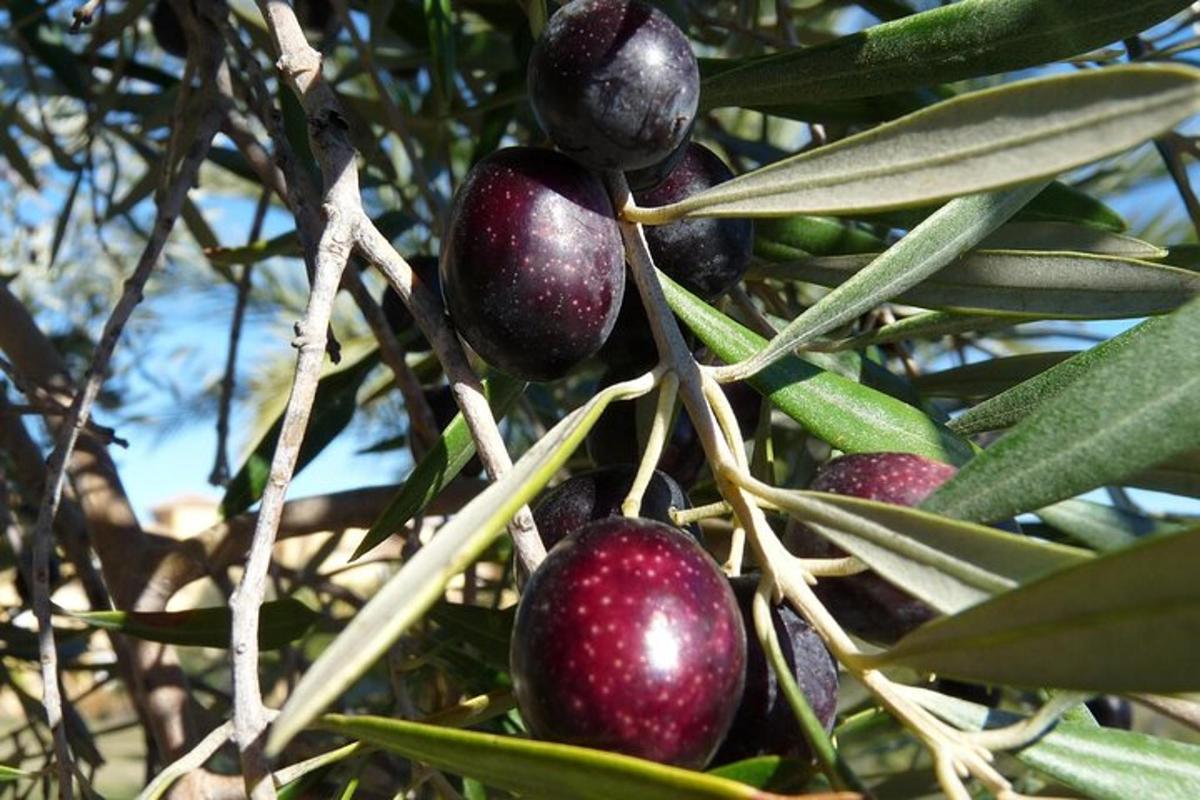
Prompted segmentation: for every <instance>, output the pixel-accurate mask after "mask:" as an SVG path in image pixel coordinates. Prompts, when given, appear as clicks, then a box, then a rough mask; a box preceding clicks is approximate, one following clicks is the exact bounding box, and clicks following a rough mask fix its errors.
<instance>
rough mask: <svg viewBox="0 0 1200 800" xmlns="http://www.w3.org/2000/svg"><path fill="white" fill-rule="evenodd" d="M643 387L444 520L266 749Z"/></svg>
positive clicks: (590, 411) (555, 433)
mask: <svg viewBox="0 0 1200 800" xmlns="http://www.w3.org/2000/svg"><path fill="white" fill-rule="evenodd" d="M644 389H649V381H646V382H645V386H642V384H640V383H639V384H637V385H636V386H635V387H634V388H633V389H632V390H631V388H630V384H628V383H626V384H615V385H613V386H610V387H609V388H608V389H606V390H604V391H602V392H600V393H599V394H597V395H595V396H593V397H592V398H591V400H589V401H588V402H587V403H586V404H585V405H583V406H581V407H580V408H578V409H576V410H575V411H573V412H571V414H570V415H568V416H567V417H566V418H565V419H563V420H562V421H561V422H559V423H558V424H557V425H556V426H554V428H553V429H551V431H550V432H549V433H547V434H546V435H545V436H543V437H542V438H541V439H540V440H539V441H538V443H537V444H535V445H534V446H533V447H531V448H530V449H529V450H528V451H526V453H525V454H524V455H523V456H522V457H521V459H520V460H519V461H518V462H517V463H516V464H515V465H513V468H512V469H511V470H510V471H509V472H507V473H506V474H505V475H504V476H503V477H501V478H500V479H499V480H497V481H496V482H495V483H493V484H491V485H490V486H489V487H488V488H487V489H485V490H484V491H483V492H481V493H480V494H479V495H478V496H477V497H476V498H475V499H474V500H472V501H471V502H470V503H468V504H467V505H466V506H464V507H463V508H462V510H461V511H459V512H458V513H457V514H456V515H455V516H454V517H453V519H451V520H450V521H449V522H447V523H446V524H445V525H443V526H442V527H441V528H440V529H439V530H438V532H437V535H435V536H434V537H433V540H432V541H430V542H429V543H428V544H426V545H425V546H424V547H422V548H421V549H420V550H419V551H417V554H416V555H414V556H413V557H412V558H411V559H409V560H408V561H407V562H406V563H405V564H404V566H403V567H402V568H401V569H400V571H399V572H397V573H396V574H395V575H393V576H392V577H391V578H390V579H389V580H388V582H387V583H385V584H384V585H383V587H382V588H381V589H379V591H378V592H376V593H375V596H374V597H372V598H371V600H370V601H369V602H368V603H367V604H366V605H365V606H363V607H362V609H360V610H359V612H358V613H357V614H356V615H355V616H354V619H353V620H351V622H350V624H349V625H348V626H347V627H346V629H345V630H344V631H342V633H341V634H340V635H339V636H338V637H337V638H336V639H334V641H333V643H332V644H331V645H330V646H329V647H328V648H327V649H326V650H325V652H323V653H322V654H321V656H320V658H318V659H317V661H316V663H314V664H313V665H312V667H310V668H309V670H308V671H307V672H306V673H305V674H304V677H303V678H301V680H300V683H299V684H298V685H297V686H296V689H295V691H293V692H292V695H291V697H289V698H288V701H287V703H286V704H285V705H284V707H283V710H282V712H281V713H280V715H279V717H278V718H277V719H276V720H275V723H274V725H273V726H272V729H271V734H270V738H269V740H268V749H269V750H271V751H272V752H273V753H278V752H279V750H280V749H282V748H283V746H284V745H286V744H287V743H288V742H289V741H290V740H291V739H292V737H293V736H295V735H296V734H297V733H299V732H300V731H301V730H303V729H304V728H305V727H306V726H307V725H308V724H309V723H310V722H312V721H313V720H314V719H315V718H316V717H317V715H318V714H320V713H321V711H323V710H324V709H325V707H326V706H327V705H329V704H330V703H331V702H333V700H334V699H335V698H337V697H338V695H340V694H341V693H342V692H343V691H344V690H345V689H346V688H347V687H348V686H350V684H352V683H353V682H354V681H356V680H357V679H358V678H359V677H360V676H361V675H362V674H363V673H364V672H366V671H367V670H368V669H369V668H370V666H371V665H372V664H373V663H374V662H375V661H376V660H377V659H378V658H379V657H380V656H381V655H382V654H383V653H384V652H386V651H387V649H388V648H389V647H391V646H392V643H394V642H395V641H396V639H397V638H399V636H400V635H401V634H402V633H404V631H405V630H407V629H408V627H409V626H410V625H412V624H413V623H414V622H416V621H417V620H418V619H420V618H421V617H422V615H424V614H425V612H426V611H427V610H428V609H429V608H430V606H432V605H433V604H434V603H435V602H437V600H438V599H439V598H440V597H441V596H442V594H443V592H444V591H445V587H446V584H447V583H448V582H449V581H450V579H451V578H453V577H454V576H455V575H457V574H458V573H460V572H462V571H463V570H464V569H466V568H467V566H468V565H470V564H471V563H472V562H473V561H475V560H476V559H477V558H478V557H479V555H480V554H481V553H482V552H483V551H484V550H485V549H486V548H487V547H488V546H489V545H490V544H491V543H492V542H493V541H495V539H496V537H497V536H499V535H500V533H501V531H502V529H503V527H504V525H505V524H507V523H508V521H509V520H510V519H511V518H512V515H513V514H515V513H516V512H517V511H518V510H519V509H520V508H521V506H523V505H524V504H525V503H526V502H528V501H529V500H530V499H531V498H533V497H534V496H535V495H536V494H537V493H538V492H539V491H541V489H542V487H543V486H545V485H546V483H547V482H548V481H549V480H550V478H551V476H552V475H553V474H554V473H555V471H557V470H558V468H559V467H561V466H562V464H564V463H565V462H566V460H567V459H568V458H569V457H570V455H571V453H572V452H573V451H574V450H575V448H576V447H578V446H579V443H580V442H582V441H583V438H584V437H585V436H586V435H587V432H588V431H589V430H590V429H591V427H592V425H594V424H595V422H596V420H597V419H598V418H599V416H600V414H601V413H602V412H603V411H604V409H605V408H606V407H607V406H608V404H609V403H610V402H611V401H612V400H614V399H623V398H625V397H628V396H630V395H631V394H638V393H640V391H639V390H644Z"/></svg>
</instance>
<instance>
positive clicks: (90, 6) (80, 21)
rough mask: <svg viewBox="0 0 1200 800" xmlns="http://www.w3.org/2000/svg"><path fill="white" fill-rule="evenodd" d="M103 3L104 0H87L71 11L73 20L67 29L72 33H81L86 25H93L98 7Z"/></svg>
mask: <svg viewBox="0 0 1200 800" xmlns="http://www.w3.org/2000/svg"><path fill="white" fill-rule="evenodd" d="M102 5H104V0H87V2H86V3H84V4H83V5H81V6H79V7H78V8H76V9H75V10H74V11H72V12H71V16H72V18H73V21H72V22H71V27H70V28H68V29H67V30H68V31H69V32H71V33H79V31H80V30H81V29H82V28H83V26H84V25H91V24H92V18H93V17H94V16H96V9H98V8H100V6H102Z"/></svg>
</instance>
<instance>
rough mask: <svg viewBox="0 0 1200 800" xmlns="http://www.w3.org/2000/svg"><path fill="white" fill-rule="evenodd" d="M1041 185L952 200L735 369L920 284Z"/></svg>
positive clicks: (741, 370) (749, 367)
mask: <svg viewBox="0 0 1200 800" xmlns="http://www.w3.org/2000/svg"><path fill="white" fill-rule="evenodd" d="M1042 187H1043V184H1041V183H1036V184H1032V185H1030V186H1022V187H1019V188H1017V189H1012V190H1010V191H1007V192H997V193H994V194H981V195H972V196H970V197H960V198H959V199H957V200H951V201H950V202H949V203H947V204H946V205H945V206H943V207H942V208H940V209H938V210H937V211H936V212H934V213H933V214H932V215H931V216H930V217H929V218H928V219H926V220H925V221H924V222H922V223H921V224H920V225H918V226H917V227H916V228H913V230H912V231H910V232H909V234H908V235H907V236H905V237H904V238H903V239H901V240H900V241H899V242H897V243H896V244H894V245H892V246H891V247H890V248H888V250H887V251H886V252H884V253H883V254H881V255H879V256H877V257H873V258H871V260H870V263H869V264H867V265H866V266H865V267H864V268H863V269H862V270H860V271H859V272H857V273H855V274H854V275H852V276H850V277H849V278H848V279H846V280H845V281H844V282H842V283H841V284H840V285H839V286H838V287H837V288H836V289H834V290H833V291H832V292H830V293H829V294H827V295H825V296H824V297H822V298H821V299H820V300H818V301H817V302H816V303H814V304H813V305H812V306H810V307H809V308H807V309H806V310H805V311H804V312H803V313H802V314H801V315H800V316H798V317H796V319H794V320H792V321H791V322H790V323H788V325H787V327H785V328H784V329H783V330H781V331H780V332H779V333H778V334H776V335H775V337H774V338H772V339H771V341H770V343H769V344H768V345H767V346H766V347H764V348H763V349H762V350H760V351H759V352H757V353H755V354H754V356H753V357H752V358H749V359H747V360H746V361H744V362H741V363H739V364H738V365H737V367H736V370H735V371H736V373H737V375H738V376H739V377H741V378H746V377H749V376H750V375H753V374H754V373H755V372H758V371H759V370H761V369H763V368H764V367H766V366H767V365H768V364H770V363H771V362H773V361H775V360H777V359H778V358H779V357H780V356H781V355H783V354H784V353H787V352H790V351H792V350H795V349H796V348H798V347H800V346H802V345H804V344H806V343H808V342H810V341H812V340H813V339H815V338H816V337H818V336H820V335H821V334H823V333H825V332H826V331H830V330H833V329H834V328H836V327H838V326H839V325H843V324H845V323H847V322H849V321H851V320H853V319H854V318H855V317H857V316H859V315H860V314H862V313H864V312H865V311H867V310H869V309H871V308H873V307H875V306H877V305H879V304H880V303H883V302H885V301H887V300H890V299H892V298H893V297H895V296H897V295H899V294H901V293H903V292H904V290H905V289H908V288H910V287H913V286H915V285H917V284H919V283H920V282H921V281H922V280H924V279H925V278H927V277H929V276H930V275H933V274H934V273H935V272H937V271H938V270H940V269H942V268H943V267H945V266H946V265H947V264H949V263H951V262H952V261H954V260H955V259H956V258H958V257H959V256H961V255H962V254H963V253H965V252H966V251H967V250H969V249H970V248H972V247H974V246H975V245H976V244H977V243H978V242H979V240H980V239H982V238H983V237H984V236H987V235H988V234H989V233H991V232H992V231H994V230H995V229H996V228H997V227H999V226H1000V225H1001V224H1003V223H1004V222H1005V221H1006V220H1008V218H1009V217H1011V216H1012V215H1013V214H1015V213H1016V212H1017V211H1018V210H1019V209H1020V208H1021V206H1023V205H1025V204H1026V203H1027V202H1029V200H1030V199H1031V198H1032V197H1034V196H1035V195H1037V193H1038V192H1040V191H1041V190H1042ZM849 258H855V257H854V256H850V257H849Z"/></svg>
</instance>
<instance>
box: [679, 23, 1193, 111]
mask: <svg viewBox="0 0 1200 800" xmlns="http://www.w3.org/2000/svg"><path fill="white" fill-rule="evenodd" d="M1187 6H1188V3H1187V2H1186V1H1185V0H1141V2H1136V3H1130V2H1125V0H1092V2H1090V3H1088V6H1087V13H1086V14H1084V13H1080V8H1079V4H1078V2H1077V0H1006V2H1001V3H997V2H992V0H964V2H959V3H954V4H952V5H949V6H947V7H945V8H939V9H934V10H932V11H926V12H924V13H921V14H914V15H912V16H909V17H906V18H904V19H899V20H896V21H894V22H887V23H884V24H882V25H877V26H875V27H873V28H868V29H867V30H865V31H861V32H859V33H855V34H851V35H849V36H843V37H842V38H840V39H836V40H834V41H832V42H829V43H828V44H825V45H821V46H818V47H806V48H802V49H797V50H792V51H789V52H787V53H782V54H778V55H771V56H764V57H761V58H758V59H754V60H752V61H751V62H750V63H748V64H745V65H742V66H740V67H738V68H734V69H728V70H722V71H720V72H719V73H718V74H715V75H712V76H711V77H709V78H708V79H707V80H706V81H705V82H704V85H703V88H702V91H701V103H702V104H703V105H704V107H705V108H717V107H720V106H726V105H737V106H746V105H758V104H760V105H773V104H786V103H789V102H793V101H804V102H813V101H817V100H828V99H844V98H855V97H863V96H869V95H876V94H883V93H885V92H895V91H899V90H903V89H913V88H918V87H923V86H929V85H935V84H938V83H948V82H952V81H958V80H963V79H964V78H973V77H978V76H981V75H993V74H995V73H998V72H1010V71H1012V70H1019V69H1024V68H1026V67H1035V66H1040V65H1042V64H1045V63H1046V62H1048V61H1057V60H1060V59H1064V58H1067V57H1069V56H1074V55H1078V54H1080V53H1085V52H1087V51H1088V50H1093V49H1095V48H1097V47H1102V46H1104V45H1107V44H1110V43H1112V42H1115V41H1119V40H1120V39H1123V38H1125V37H1127V36H1132V35H1133V34H1136V33H1140V32H1141V31H1143V30H1145V29H1146V28H1149V27H1150V26H1151V25H1153V24H1154V23H1156V22H1159V21H1161V20H1164V19H1166V18H1167V17H1169V16H1171V15H1172V14H1175V13H1177V12H1179V11H1182V10H1183V9H1185V8H1187Z"/></svg>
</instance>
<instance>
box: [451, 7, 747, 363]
mask: <svg viewBox="0 0 1200 800" xmlns="http://www.w3.org/2000/svg"><path fill="white" fill-rule="evenodd" d="M528 81H529V97H530V100H531V102H532V105H533V110H534V113H535V116H536V117H537V119H538V122H539V123H540V124H541V126H542V128H543V129H544V130H545V131H546V133H547V134H548V136H549V137H550V139H551V140H552V141H553V143H554V145H555V146H556V147H557V150H548V149H544V148H532V147H511V148H506V149H503V150H500V151H497V152H495V153H493V154H491V155H490V156H488V157H487V158H484V159H483V160H481V161H480V162H479V163H478V164H476V165H475V167H474V168H472V170H471V171H470V173H469V174H468V175H467V177H466V179H465V180H464V181H463V184H462V186H461V187H459V190H458V192H457V193H456V195H455V198H454V203H453V207H452V209H451V214H450V219H449V225H448V230H447V232H446V236H445V240H444V241H445V244H444V253H443V258H442V265H441V269H442V284H443V293H444V296H445V301H446V306H447V310H448V312H449V315H450V318H451V320H452V322H453V324H454V327H455V329H456V330H457V331H458V333H459V335H460V336H462V338H463V339H464V340H466V342H467V343H468V344H470V345H471V347H472V348H473V349H474V350H475V351H476V352H477V353H478V354H479V355H480V357H482V358H483V360H484V361H486V362H487V363H488V364H490V365H491V366H493V367H496V368H498V369H501V370H503V371H505V372H508V373H510V374H512V375H514V376H517V377H520V378H524V379H527V380H535V381H548V380H554V379H556V378H560V377H562V376H563V375H565V374H566V373H567V372H568V371H569V370H570V369H571V368H572V367H574V366H575V365H576V364H578V363H580V362H581V361H582V360H584V359H586V358H588V357H590V356H592V355H595V354H596V353H597V351H599V350H600V348H601V346H602V345H604V343H605V341H606V340H607V339H608V338H609V336H610V334H612V333H613V329H614V327H615V326H616V325H617V323H618V313H619V312H621V309H622V307H623V305H624V306H631V304H632V307H631V308H630V310H629V311H628V312H623V313H622V316H623V317H624V318H625V319H623V320H622V322H623V323H625V324H626V326H627V327H629V328H631V329H632V330H631V335H629V336H627V337H625V340H626V344H627V345H628V346H627V347H626V348H624V349H625V350H626V351H629V352H631V353H632V354H634V355H636V357H644V354H646V353H652V352H653V344H652V342H651V341H650V338H649V336H648V333H647V327H646V321H645V316H644V312H641V307H640V300H639V299H638V298H637V296H636V292H633V291H628V292H627V291H626V279H625V258H624V248H623V246H622V240H621V234H620V230H619V228H618V225H617V220H616V215H615V212H614V210H613V206H612V202H611V200H610V198H609V194H608V191H607V190H606V188H605V184H604V182H603V180H602V177H601V173H602V172H604V171H625V172H627V173H628V175H629V177H630V182H631V184H632V185H633V186H634V187H635V189H636V191H635V199H636V200H637V201H638V202H639V203H642V204H647V205H661V204H665V203H671V202H674V201H676V200H680V199H683V198H684V197H687V196H688V195H691V194H693V193H695V192H697V191H700V190H703V189H706V188H708V187H710V186H713V185H715V184H717V183H720V182H722V181H725V180H728V179H729V178H731V177H733V175H732V173H731V172H730V171H729V169H728V167H726V166H725V164H724V163H722V162H721V160H720V159H719V158H718V157H717V156H716V155H715V154H713V153H712V152H711V151H709V150H708V149H706V148H704V147H703V146H701V145H699V144H695V143H692V142H690V141H689V137H690V133H691V129H692V125H693V123H694V121H695V117H696V108H697V103H698V100H699V72H698V69H697V65H696V59H695V57H694V56H693V55H692V51H691V46H690V44H689V42H688V39H687V37H686V36H685V35H684V34H683V32H682V31H680V30H679V28H677V27H676V26H675V24H674V23H673V22H671V20H670V19H669V18H668V17H667V16H666V15H664V14H663V13H662V12H660V11H658V10H657V9H655V8H654V7H652V6H649V5H646V4H644V3H642V2H641V1H640V0H573V2H571V3H569V4H567V5H565V6H564V7H563V8H561V9H560V10H559V11H558V12H557V13H555V14H554V16H553V17H552V18H551V19H550V21H549V23H548V24H547V26H546V29H545V30H544V31H543V33H542V35H541V37H540V38H539V40H538V41H537V43H536V44H535V46H534V48H533V52H532V55H531V57H530V61H529V69H528ZM647 240H648V242H649V245H650V248H651V252H652V254H653V255H654V258H655V261H656V263H657V264H658V266H659V267H661V268H662V269H663V270H664V271H665V272H667V273H668V274H670V275H671V276H672V277H674V278H675V279H676V280H679V281H681V282H682V283H683V284H684V285H685V286H687V287H689V288H690V289H692V290H693V291H695V292H697V293H699V294H701V295H703V296H704V297H706V298H712V297H715V296H717V295H719V294H721V293H723V292H725V291H726V290H728V289H729V288H730V287H731V286H732V285H733V284H734V283H736V282H737V281H738V280H739V279H740V278H741V276H742V275H743V273H744V272H745V269H746V266H747V265H748V263H749V258H750V250H751V243H752V242H751V240H752V228H751V225H750V223H749V221H747V220H720V221H718V220H687V221H680V222H676V223H672V224H670V225H665V226H662V227H660V228H654V229H651V230H648V231H647ZM639 312H640V313H639Z"/></svg>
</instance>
